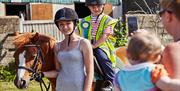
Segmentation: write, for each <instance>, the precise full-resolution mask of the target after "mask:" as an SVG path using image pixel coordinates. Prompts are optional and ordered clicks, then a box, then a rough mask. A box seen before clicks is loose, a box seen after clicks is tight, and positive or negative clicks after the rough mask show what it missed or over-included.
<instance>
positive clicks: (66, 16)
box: [54, 7, 78, 24]
mask: <svg viewBox="0 0 180 91" xmlns="http://www.w3.org/2000/svg"><path fill="white" fill-rule="evenodd" d="M61 20H72V21H77V20H78V15H77V13H76V11H74V10H73V9H71V8H66V7H64V8H62V9H59V10H58V11H57V12H56V14H55V18H54V22H55V23H56V24H57V22H58V21H61Z"/></svg>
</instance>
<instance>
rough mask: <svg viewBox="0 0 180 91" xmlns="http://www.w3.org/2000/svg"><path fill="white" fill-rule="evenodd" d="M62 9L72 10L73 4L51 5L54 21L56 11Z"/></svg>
mask: <svg viewBox="0 0 180 91" xmlns="http://www.w3.org/2000/svg"><path fill="white" fill-rule="evenodd" d="M64 7H68V8H71V9H74V4H73V5H62V4H53V19H54V16H55V13H56V11H57V10H59V9H61V8H64Z"/></svg>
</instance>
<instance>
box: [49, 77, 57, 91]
mask: <svg viewBox="0 0 180 91" xmlns="http://www.w3.org/2000/svg"><path fill="white" fill-rule="evenodd" d="M49 81H50V83H51V89H52V90H51V91H56V78H51V79H49Z"/></svg>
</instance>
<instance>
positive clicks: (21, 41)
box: [14, 33, 56, 91]
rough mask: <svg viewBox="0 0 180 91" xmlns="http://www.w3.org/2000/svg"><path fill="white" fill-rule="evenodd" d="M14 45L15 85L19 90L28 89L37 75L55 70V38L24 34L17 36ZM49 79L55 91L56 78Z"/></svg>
mask: <svg viewBox="0 0 180 91" xmlns="http://www.w3.org/2000/svg"><path fill="white" fill-rule="evenodd" d="M14 45H15V48H16V51H15V53H14V58H15V63H16V72H17V73H16V78H15V80H14V84H15V86H16V87H17V88H20V89H23V88H27V86H28V84H29V82H30V80H33V78H35V76H36V74H37V73H40V72H44V71H50V70H55V64H54V61H55V58H54V55H55V54H54V51H53V50H54V45H55V39H54V38H52V37H49V36H46V35H42V34H38V33H36V34H34V33H24V34H20V35H17V36H16V38H15V40H14ZM48 79H49V81H50V84H51V87H52V91H55V86H56V78H48Z"/></svg>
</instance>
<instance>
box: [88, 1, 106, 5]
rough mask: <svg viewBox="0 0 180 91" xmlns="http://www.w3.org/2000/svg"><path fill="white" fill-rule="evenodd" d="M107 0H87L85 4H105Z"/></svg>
mask: <svg viewBox="0 0 180 91" xmlns="http://www.w3.org/2000/svg"><path fill="white" fill-rule="evenodd" d="M105 3H106V0H86V2H85V4H86V5H87V6H88V5H102V4H105Z"/></svg>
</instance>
